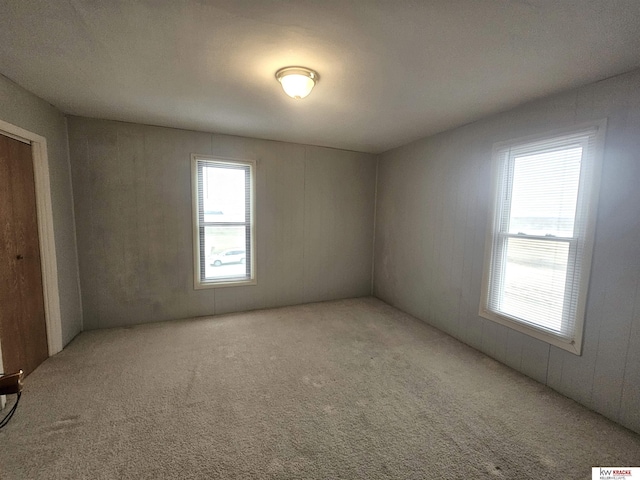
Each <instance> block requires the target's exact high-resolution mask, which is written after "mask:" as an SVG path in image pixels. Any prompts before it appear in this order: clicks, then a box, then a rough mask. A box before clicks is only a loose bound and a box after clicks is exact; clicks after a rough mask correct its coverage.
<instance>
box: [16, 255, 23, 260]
mask: <svg viewBox="0 0 640 480" xmlns="http://www.w3.org/2000/svg"><path fill="white" fill-rule="evenodd" d="M23 258H24V257H23V256H22V255H16V260H22V259H23Z"/></svg>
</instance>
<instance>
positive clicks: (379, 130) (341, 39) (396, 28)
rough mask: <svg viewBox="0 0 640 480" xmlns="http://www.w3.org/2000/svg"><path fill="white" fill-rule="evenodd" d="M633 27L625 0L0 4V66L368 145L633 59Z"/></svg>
mask: <svg viewBox="0 0 640 480" xmlns="http://www.w3.org/2000/svg"><path fill="white" fill-rule="evenodd" d="M639 32H640V1H638V0H628V1H625V0H521V1H518V0H422V1H420V0H414V1H409V0H389V1H382V0H349V1H345V0H323V1H319V0H282V1H269V0H199V1H197V0H108V1H105V0H56V1H45V0H40V1H35V0H3V1H2V2H0V45H1V46H0V73H2V74H3V75H5V76H7V77H9V78H11V79H12V80H14V81H15V82H17V83H18V84H20V85H22V86H23V87H25V88H26V89H28V90H30V91H32V92H34V93H35V94H36V95H38V96H40V97H42V98H44V99H45V100H47V101H49V102H50V103H52V104H53V105H55V106H56V107H58V108H59V109H60V110H62V111H63V112H65V113H69V114H74V115H83V116H89V117H98V118H108V119H114V120H123V121H130V122H138V123H146V124H152V125H164V126H170V127H178V128H186V129H193V130H204V131H212V132H218V133H228V134H236V135H245V136H251V137H258V138H267V139H273V140H284V141H290V142H299V143H306V144H313V145H324V146H330V147H337V148H345V149H350V150H358V151H366V152H382V151H385V150H387V149H390V148H393V147H396V146H399V145H402V144H405V143H407V142H409V141H412V140H415V139H417V138H420V137H423V136H426V135H429V134H433V133H436V132H439V131H443V130H446V129H448V128H451V127H454V126H458V125H462V124H464V123H468V122H470V121H474V120H476V119H478V118H481V117H483V116H485V115H488V114H491V113H495V112H498V111H502V110H505V109H507V108H510V107H513V106H515V105H518V104H520V103H523V102H526V101H529V100H532V99H534V98H537V97H540V96H544V95H548V94H550V93H553V92H557V91H560V90H563V89H567V88H570V87H573V86H577V85H583V84H586V83H589V82H592V81H596V80H600V79H602V78H606V77H609V76H612V75H616V74H619V73H623V72H626V71H629V70H631V69H634V68H636V67H638V66H640V33H639ZM298 64H300V65H304V66H308V67H310V68H313V69H315V70H317V71H318V72H319V73H320V76H321V78H320V82H319V84H318V85H317V87H316V88H315V89H314V91H313V92H312V93H311V95H310V96H309V97H307V98H306V99H304V100H301V101H295V100H292V99H290V98H289V97H287V96H285V94H284V93H283V92H282V90H281V88H280V85H279V84H278V83H277V82H276V80H275V78H274V73H275V71H276V70H277V69H278V68H280V67H283V66H287V65H298Z"/></svg>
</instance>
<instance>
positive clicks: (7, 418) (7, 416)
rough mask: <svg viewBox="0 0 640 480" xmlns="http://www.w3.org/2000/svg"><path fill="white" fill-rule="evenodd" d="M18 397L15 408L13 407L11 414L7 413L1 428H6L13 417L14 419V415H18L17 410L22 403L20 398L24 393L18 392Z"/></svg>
mask: <svg viewBox="0 0 640 480" xmlns="http://www.w3.org/2000/svg"><path fill="white" fill-rule="evenodd" d="M16 395H18V396H17V398H16V403H14V404H13V407H11V410H9V413H7V414H6V415H5V417H4V418H3V419H2V421H0V428H4V427H5V426H6V425H7V423H9V420H11V417H13V414H14V413H16V409H17V408H18V403H20V397H21V396H22V392H18V393H17V394H16Z"/></svg>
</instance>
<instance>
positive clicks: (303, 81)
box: [276, 67, 320, 100]
mask: <svg viewBox="0 0 640 480" xmlns="http://www.w3.org/2000/svg"><path fill="white" fill-rule="evenodd" d="M276 79H277V80H278V81H279V82H280V84H281V85H282V89H283V90H284V93H286V94H287V95H289V96H290V97H291V98H295V99H298V100H299V99H301V98H304V97H306V96H307V95H309V94H310V93H311V90H312V89H313V87H315V85H316V83H318V80H320V76H319V75H318V72H316V71H314V70H311V69H310V68H306V67H284V68H281V69H280V70H278V71H277V72H276Z"/></svg>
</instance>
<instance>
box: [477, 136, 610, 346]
mask: <svg viewBox="0 0 640 480" xmlns="http://www.w3.org/2000/svg"><path fill="white" fill-rule="evenodd" d="M597 133H598V129H597V128H595V127H593V128H589V129H585V130H581V131H577V132H573V133H571V134H564V135H561V136H554V137H552V138H546V139H543V140H537V141H533V142H525V143H521V142H514V143H513V144H502V145H501V146H499V147H498V148H497V149H496V150H495V151H494V175H495V178H494V180H495V203H494V211H493V218H492V222H491V226H492V227H491V232H490V242H491V244H490V248H491V250H490V255H489V256H488V258H487V260H488V265H487V264H485V277H486V278H485V282H484V284H485V287H484V290H485V291H484V292H483V305H481V314H483V312H484V313H485V314H487V313H488V314H489V316H488V317H487V318H492V319H494V318H495V317H496V316H498V317H500V318H501V319H503V320H507V321H509V322H515V323H518V324H520V325H524V326H526V327H527V328H530V329H534V330H538V331H541V332H543V333H545V334H547V335H550V336H552V337H555V338H557V339H559V340H561V341H563V342H567V343H575V341H576V331H577V323H578V322H581V321H582V319H581V316H582V315H583V309H584V300H585V296H586V286H587V280H588V274H589V272H588V270H589V264H590V256H591V244H592V238H591V237H592V234H591V233H590V232H591V230H592V228H590V227H592V225H591V223H590V221H589V219H590V217H591V216H592V214H593V207H594V205H593V202H592V199H594V187H595V182H594V179H595V175H596V172H595V170H596V163H597V162H595V152H596V145H595V141H596V138H599V137H598V135H597ZM483 316H486V315H483ZM580 331H581V325H580Z"/></svg>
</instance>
